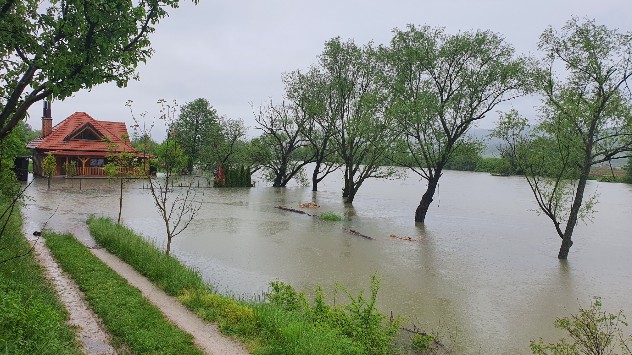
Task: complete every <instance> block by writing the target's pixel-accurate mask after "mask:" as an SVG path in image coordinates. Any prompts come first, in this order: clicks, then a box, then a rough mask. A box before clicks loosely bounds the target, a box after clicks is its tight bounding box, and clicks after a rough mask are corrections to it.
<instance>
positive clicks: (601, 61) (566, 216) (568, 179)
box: [497, 18, 632, 259]
mask: <svg viewBox="0 0 632 355" xmlns="http://www.w3.org/2000/svg"><path fill="white" fill-rule="evenodd" d="M539 48H540V50H541V51H542V54H543V57H542V59H541V70H540V71H538V72H536V79H537V84H538V88H539V91H540V92H541V94H542V95H543V105H542V107H541V110H540V112H541V115H540V117H539V122H538V124H537V125H536V126H535V127H532V128H529V127H528V124H527V120H526V119H525V118H523V117H520V116H519V115H518V114H517V113H511V114H508V115H505V116H503V117H502V119H501V121H500V123H499V127H498V129H497V136H499V137H501V138H504V139H505V141H506V142H507V147H506V148H505V150H506V151H510V152H511V154H512V155H513V156H514V157H515V161H516V162H517V164H518V165H519V167H520V168H521V170H523V171H524V174H525V177H526V180H527V182H528V183H529V186H530V187H531V189H532V190H533V193H534V196H535V198H536V201H537V202H538V206H539V208H540V211H541V212H542V213H543V214H544V215H546V216H547V217H548V218H549V219H550V220H551V222H552V223H553V225H554V226H555V230H556V232H557V234H558V236H559V237H560V238H561V240H562V245H561V246H560V251H559V253H558V258H560V259H566V258H567V257H568V253H569V250H570V248H571V246H572V245H573V240H572V236H573V231H574V229H575V226H576V225H577V224H578V222H579V221H582V220H587V219H589V218H590V213H591V211H592V207H593V205H594V203H595V202H596V197H595V196H591V197H585V196H584V195H585V189H586V183H587V180H588V176H589V173H590V169H591V167H592V166H593V165H595V164H599V163H603V162H609V161H610V160H612V159H621V158H627V157H630V156H632V92H630V90H629V86H628V80H629V79H630V77H631V76H632V33H620V32H618V31H617V30H612V29H608V28H607V27H605V26H602V25H598V24H596V23H595V21H591V20H580V19H577V18H574V19H571V20H570V21H568V22H567V23H566V25H565V26H564V27H563V28H562V29H561V30H555V29H553V28H548V29H547V30H546V31H544V33H543V34H542V35H541V36H540V43H539Z"/></svg>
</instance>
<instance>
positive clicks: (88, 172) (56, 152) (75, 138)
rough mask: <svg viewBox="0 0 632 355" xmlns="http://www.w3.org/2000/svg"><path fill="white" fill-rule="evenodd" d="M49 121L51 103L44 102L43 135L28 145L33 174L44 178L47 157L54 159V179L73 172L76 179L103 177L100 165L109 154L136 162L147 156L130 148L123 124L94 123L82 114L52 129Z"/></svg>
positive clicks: (103, 173)
mask: <svg viewBox="0 0 632 355" xmlns="http://www.w3.org/2000/svg"><path fill="white" fill-rule="evenodd" d="M52 121H53V119H52V118H51V117H50V104H49V103H45V104H44V116H43V117H42V133H41V134H42V136H41V137H38V138H35V139H34V140H32V141H31V142H29V144H27V147H28V148H30V149H32V152H33V172H34V173H35V175H38V176H43V173H42V161H43V160H44V158H45V157H46V154H52V155H53V156H54V157H55V159H56V162H57V172H56V174H55V175H57V176H60V175H71V171H72V170H74V171H72V173H73V174H72V175H75V176H93V177H98V176H105V172H104V171H103V166H104V165H105V164H107V162H108V156H109V155H110V154H111V152H123V151H126V152H131V153H133V154H136V156H137V157H138V159H139V160H142V159H145V160H146V159H148V158H149V157H150V156H149V155H145V154H143V153H139V152H137V151H136V150H135V149H134V148H133V147H132V145H131V142H130V140H129V134H128V132H127V127H126V126H125V123H124V122H110V121H97V120H95V119H94V118H92V117H90V115H88V114H87V113H85V112H75V113H73V114H72V115H70V116H69V117H68V118H66V119H65V120H63V121H61V122H60V123H58V124H57V125H55V126H54V127H53V125H52ZM145 166H148V164H146V165H145ZM73 167H74V168H73ZM121 173H122V174H125V172H124V171H122V172H121Z"/></svg>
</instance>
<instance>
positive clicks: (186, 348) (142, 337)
mask: <svg viewBox="0 0 632 355" xmlns="http://www.w3.org/2000/svg"><path fill="white" fill-rule="evenodd" d="M44 236H45V238H46V244H47V245H48V247H49V248H50V249H51V252H52V253H53V255H54V256H55V259H57V262H58V263H59V264H60V265H61V267H62V268H63V269H64V271H66V272H68V273H69V274H70V275H71V276H72V278H73V279H74V280H75V281H76V282H77V284H78V285H79V288H80V289H81V291H83V293H84V294H85V297H86V300H87V301H88V303H89V304H90V307H91V308H92V309H93V310H94V311H95V313H96V314H97V315H98V316H99V317H100V318H101V319H102V320H103V323H104V325H105V327H106V328H107V330H108V331H109V332H110V334H111V335H112V337H113V343H114V346H115V347H117V348H118V349H119V350H123V352H131V353H167V354H201V353H202V352H201V351H200V350H199V349H197V348H196V347H195V345H194V344H193V340H192V337H191V336H190V335H189V334H187V333H185V332H183V331H182V330H180V329H179V328H177V327H176V326H174V325H173V324H171V323H170V322H169V321H168V320H167V319H165V317H164V316H163V315H162V313H161V312H160V310H159V309H158V308H156V307H155V306H153V305H151V304H150V303H149V302H148V301H147V299H145V298H144V297H143V295H142V294H141V293H140V291H139V290H138V289H136V288H134V287H132V286H130V285H129V284H128V283H127V281H125V280H124V279H123V278H122V277H120V276H119V275H118V274H117V273H115V272H114V271H112V270H111V269H110V268H109V267H108V266H107V265H105V264H103V263H102V262H101V261H100V260H99V259H98V258H97V257H96V256H94V255H93V254H92V253H90V251H88V249H87V248H86V247H85V246H84V245H83V244H81V243H80V242H79V241H77V240H76V239H75V238H74V237H73V236H72V235H69V234H57V233H52V232H45V233H44Z"/></svg>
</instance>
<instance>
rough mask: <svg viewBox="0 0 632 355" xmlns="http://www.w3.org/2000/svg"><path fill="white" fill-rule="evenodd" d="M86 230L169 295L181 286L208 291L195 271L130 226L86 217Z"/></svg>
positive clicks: (184, 288) (175, 293) (172, 294)
mask: <svg viewBox="0 0 632 355" xmlns="http://www.w3.org/2000/svg"><path fill="white" fill-rule="evenodd" d="M88 226H89V228H90V234H92V236H93V237H94V239H95V240H96V241H97V243H99V244H100V245H102V246H103V247H105V248H106V249H107V250H108V251H109V252H110V253H112V254H114V255H117V256H118V257H120V258H121V259H123V260H124V261H125V262H126V263H128V264H130V265H131V266H132V267H133V268H134V269H136V271H138V272H139V273H141V274H142V275H143V276H145V277H147V278H148V279H150V280H151V281H152V282H153V283H155V284H156V285H157V286H158V287H160V288H161V289H163V290H164V291H165V292H167V293H168V294H169V295H171V296H177V295H178V294H179V293H180V292H181V291H183V290H204V291H210V288H209V286H208V285H207V284H206V283H205V282H204V281H203V279H202V277H201V276H200V274H199V272H197V271H196V270H194V269H192V268H189V267H186V266H184V265H182V264H181V263H180V262H179V261H178V259H176V258H174V257H173V256H169V255H166V254H165V253H164V252H162V251H160V250H159V249H158V248H156V246H155V245H154V244H153V243H151V242H149V241H146V240H145V239H143V238H140V237H139V236H138V235H136V234H135V233H134V232H133V231H132V230H130V229H127V228H125V227H123V226H121V225H119V224H116V223H113V222H112V221H111V220H110V219H107V218H95V217H90V218H88Z"/></svg>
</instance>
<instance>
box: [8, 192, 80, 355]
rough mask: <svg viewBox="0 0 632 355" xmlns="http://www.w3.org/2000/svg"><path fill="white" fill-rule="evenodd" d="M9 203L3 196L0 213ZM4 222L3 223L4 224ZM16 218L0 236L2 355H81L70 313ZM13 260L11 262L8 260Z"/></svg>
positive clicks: (17, 217) (18, 218) (14, 215)
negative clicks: (49, 281) (51, 283)
mask: <svg viewBox="0 0 632 355" xmlns="http://www.w3.org/2000/svg"><path fill="white" fill-rule="evenodd" d="M6 207H7V202H6V199H5V198H4V197H2V196H1V195H0V211H1V212H3V211H5V209H6ZM2 222H4V220H2ZM28 250H29V245H28V243H27V241H26V239H24V236H23V235H22V229H21V216H20V215H19V214H18V213H15V214H13V215H12V216H11V217H10V219H9V223H8V224H7V228H6V229H5V230H4V233H2V235H1V236H0V352H4V353H7V354H80V353H81V352H80V350H79V345H78V343H76V342H75V337H74V332H73V331H72V329H71V328H70V327H69V326H68V325H67V324H66V323H65V320H66V318H67V313H66V311H65V309H64V308H63V306H62V305H61V304H60V303H59V300H58V299H57V297H56V295H55V291H54V290H53V289H52V286H51V285H50V283H48V281H47V280H46V279H45V278H44V276H43V274H42V269H41V268H40V267H39V265H38V264H37V262H36V261H35V259H34V257H33V254H31V253H27V254H26V255H24V256H22V257H17V258H14V257H16V256H18V255H22V254H25V253H26V252H27V251H28ZM8 259H12V260H8Z"/></svg>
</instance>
